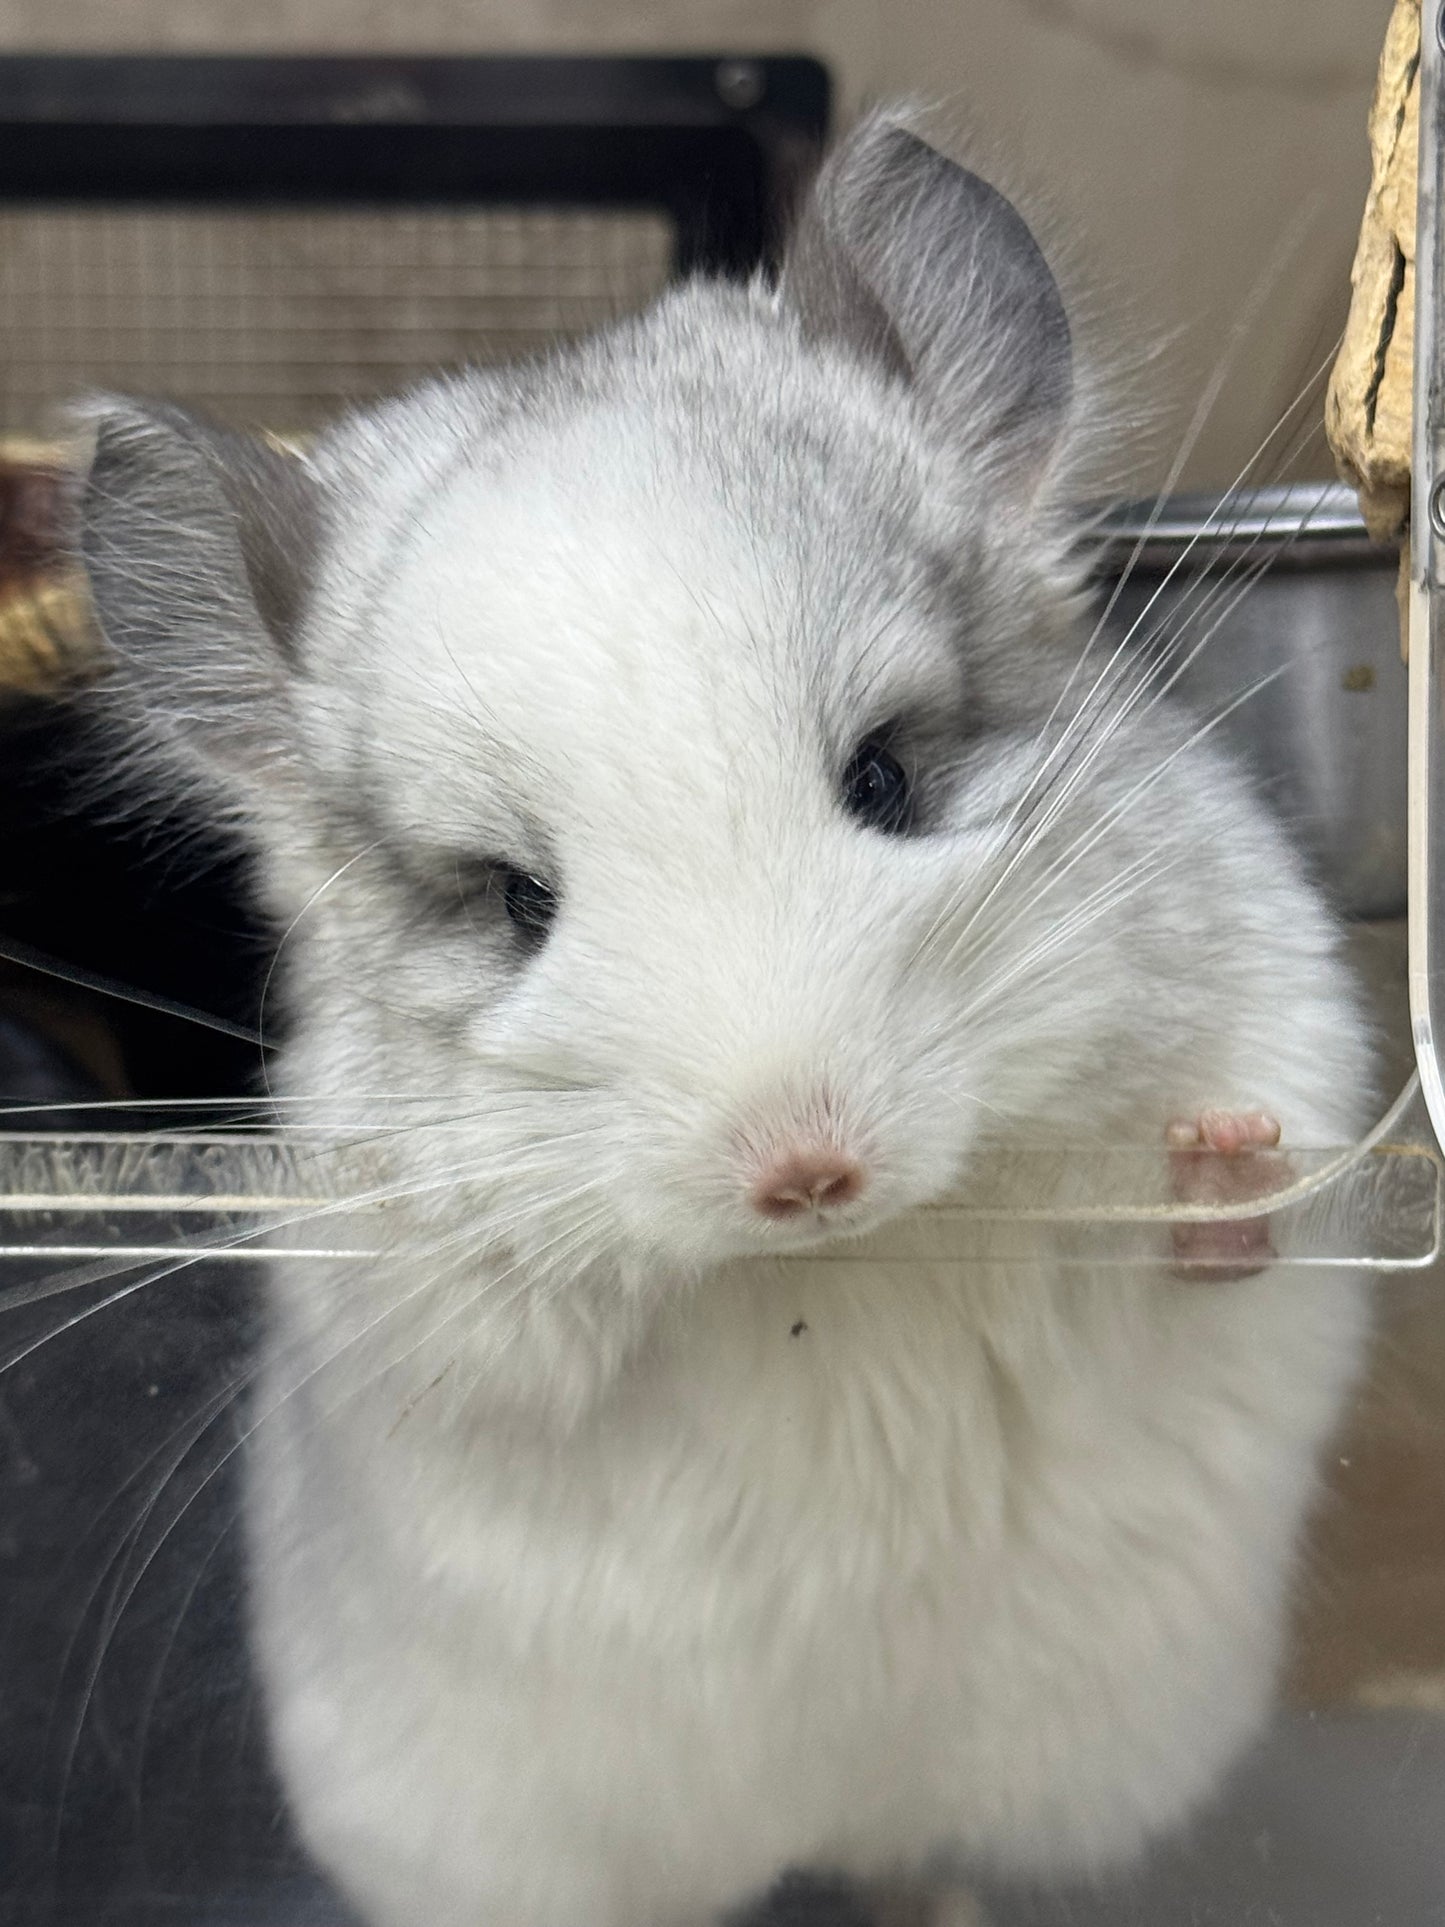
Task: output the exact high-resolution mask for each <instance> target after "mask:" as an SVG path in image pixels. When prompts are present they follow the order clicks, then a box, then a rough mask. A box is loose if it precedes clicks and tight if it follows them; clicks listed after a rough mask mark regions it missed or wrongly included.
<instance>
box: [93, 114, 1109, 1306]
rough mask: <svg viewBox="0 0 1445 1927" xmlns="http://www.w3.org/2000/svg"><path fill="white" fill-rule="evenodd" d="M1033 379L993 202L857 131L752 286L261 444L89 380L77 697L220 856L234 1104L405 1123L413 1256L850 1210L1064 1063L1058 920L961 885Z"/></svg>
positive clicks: (1048, 302) (1052, 630)
mask: <svg viewBox="0 0 1445 1927" xmlns="http://www.w3.org/2000/svg"><path fill="white" fill-rule="evenodd" d="M1071 363H1072V356H1071V349H1070V331H1069V326H1068V322H1067V320H1066V318H1065V313H1064V308H1063V305H1062V303H1061V300H1060V296H1059V292H1058V289H1057V287H1056V285H1055V281H1054V278H1053V276H1052V275H1051V273H1050V271H1049V268H1048V266H1047V265H1046V263H1045V260H1044V257H1043V255H1042V253H1041V252H1040V250H1039V248H1038V246H1037V245H1036V244H1035V242H1034V240H1033V239H1032V237H1031V235H1030V233H1029V231H1028V229H1027V228H1026V227H1025V225H1024V223H1023V222H1022V220H1021V219H1020V217H1019V216H1018V214H1017V213H1016V212H1015V211H1014V209H1013V208H1012V207H1011V206H1010V205H1009V203H1008V202H1007V201H1005V200H1004V199H1003V198H1002V197H1001V196H999V195H998V194H997V193H996V192H995V191H994V190H993V189H991V188H990V187H988V186H987V185H985V184H984V183H983V182H982V181H981V180H979V179H978V178H977V177H976V176H975V175H973V174H971V173H969V172H967V171H965V170H964V169H962V168H960V167H958V166H955V165H954V164H952V163H951V162H950V161H948V160H946V159H944V158H942V157H941V156H940V155H939V154H938V153H936V152H935V151H933V150H932V149H931V148H930V147H928V146H927V145H925V144H924V143H923V142H922V141H921V140H920V139H918V138H917V137H916V136H915V135H914V134H912V133H911V132H909V131H907V129H906V128H905V127H903V126H901V125H899V124H897V123H896V122H894V121H890V120H889V119H887V118H886V117H884V118H878V119H874V120H872V121H870V122H868V123H866V124H865V125H864V126H863V127H862V128H861V130H860V131H859V132H858V133H856V134H855V135H854V137H853V138H852V139H851V140H850V141H848V142H846V143H845V144H844V145H843V146H842V147H841V148H840V149H839V151H838V152H837V153H836V154H835V156H834V157H833V159H832V160H831V161H830V163H829V164H828V165H827V167H826V168H825V169H824V171H823V173H822V175H821V177H820V180H819V182H818V183H817V185H816V187H815V189H814V191H813V194H812V196H811V199H810V200H809V202H808V204H807V205H806V207H805V208H804V210H803V211H802V214H801V217H800V220H799V223H798V226H797V230H796V234H795V238H794V240H793V243H792V247H791V250H790V251H789V253H788V254H787V256H786V259H785V262H784V265H783V269H782V272H781V275H780V277H779V278H778V280H777V281H776V282H771V281H769V282H764V281H761V280H760V281H758V282H757V283H755V284H753V285H751V286H747V287H739V286H728V285H723V284H713V283H706V282H694V283H692V284H689V285H684V286H681V287H679V288H677V289H675V290H674V291H672V292H670V293H668V294H666V295H665V296H664V297H663V298H662V299H661V300H660V301H659V302H658V303H657V305H656V306H655V307H654V308H653V309H652V310H651V311H650V312H648V313H646V314H644V315H642V316H641V317H640V318H638V319H635V320H632V321H628V322H625V323H623V324H620V325H618V326H616V327H614V328H612V329H610V330H608V331H606V332H604V333H603V334H601V335H599V336H597V337H595V338H593V339H591V340H589V341H586V342H584V343H582V344H580V345H578V346H574V347H566V348H562V349H559V350H557V351H556V352H554V353H552V354H550V355H548V356H547V357H544V358H542V359H540V360H538V361H536V362H533V363H530V364H527V365H525V366H522V367H520V368H514V369H510V370H505V371H499V372H491V371H475V372H469V373H467V374H465V375H462V376H458V377H456V378H447V379H439V380H436V381H434V382H431V383H429V384H427V385H425V386H423V387H421V388H419V389H418V390H416V391H415V392H413V393H412V394H410V395H408V396H406V397H404V398H403V399H401V400H399V401H396V402H393V403H389V404H386V405H383V406H380V407H376V408H372V409H367V410H364V411H362V412H360V413H358V414H356V415H354V416H352V417H350V418H348V419H346V420H345V421H343V422H342V423H341V424H340V425H339V426H338V427H337V428H335V429H334V430H333V431H332V432H330V433H329V434H327V435H325V436H324V437H323V438H322V439H321V440H320V441H319V442H318V443H316V444H314V445H313V446H312V447H311V448H310V450H309V451H308V452H307V453H305V454H304V455H297V454H294V453H286V452H283V451H281V450H279V449H277V448H274V447H271V446H268V445H265V444H264V443H261V442H254V441H250V440H246V439H243V438H240V437H236V436H233V435H231V434H229V433H225V432H222V431H219V430H216V429H214V428H212V427H210V426H207V425H203V424H201V423H199V422H197V421H195V420H194V419H192V418H190V417H188V416H186V415H184V414H182V413H180V412H179V411H177V410H175V409H172V408H168V407H151V406H140V405H134V404H130V403H126V402H117V403H113V404H112V403H108V402H103V403H100V404H97V405H96V407H95V409H94V411H93V415H92V420H93V426H94V432H95V438H96V439H95V455H94V461H93V464H92V467H91V469H90V475H89V482H88V485H87V487H86V490H85V497H84V504H83V533H82V538H81V546H82V550H83V555H84V560H85V563H86V566H87V567H88V570H89V573H90V578H91V582H92V584H93V587H94V594H95V600H96V605H97V608H98V611H99V615H100V620H101V623H102V626H103V629H104V632H105V634H106V636H107V638H108V641H109V647H110V652H111V656H112V658H113V675H112V678H111V686H112V690H113V693H114V696H115V700H116V702H117V704H118V705H119V706H120V709H121V713H122V714H123V715H125V716H126V717H127V718H128V719H129V720H128V723H127V727H128V729H129V732H130V740H131V743H132V745H133V748H134V752H135V754H136V755H137V756H138V757H140V758H142V759H143V760H145V761H146V762H147V763H148V764H149V765H150V766H151V767H152V768H154V769H156V770H159V771H161V772H163V776H164V780H165V781H166V782H167V783H169V784H170V785H171V786H172V787H174V786H176V785H185V786H189V787H190V788H191V789H192V790H194V791H195V792H196V793H197V794H198V795H199V796H200V797H202V798H203V799H204V800H205V802H206V804H207V806H208V807H209V808H211V809H212V810H214V811H216V812H219V813H222V814H224V815H225V816H227V817H228V818H229V819H230V820H232V821H233V822H235V823H237V824H240V825H241V826H242V827H243V828H244V831H245V833H246V834H247V835H248V836H249V837H250V838H251V840H252V841H253V844H254V846H255V848H256V849H257V851H258V853H259V868H260V874H261V878H262V883H263V887H264V890H265V892H266V894H267V896H268V899H269V902H270V904H271V906H272V908H273V910H274V912H275V913H276V915H277V918H278V927H279V928H282V929H284V930H285V932H286V935H285V941H284V945H283V951H282V957H281V966H280V971H279V981H280V983H281V984H282V985H283V986H284V996H285V1000H286V1002H287V1005H288V1008H289V1013H290V1022H291V1033H292V1041H291V1043H290V1045H289V1046H288V1050H287V1055H286V1062H285V1067H284V1070H283V1075H282V1079H281V1081H282V1082H283V1084H284V1085H285V1086H286V1087H287V1088H289V1089H290V1090H291V1091H292V1092H294V1093H298V1094H301V1095H303V1096H306V1095H314V1097H315V1098H316V1101H317V1105H318V1107H319V1111H320V1114H322V1115H326V1114H328V1113H329V1114H344V1111H345V1106H346V1104H347V1102H348V1100H350V1099H354V1101H355V1105H356V1109H357V1111H358V1113H361V1112H365V1111H366V1109H367V1108H368V1106H369V1107H370V1108H371V1109H372V1110H373V1111H375V1109H376V1106H377V1104H378V1103H379V1102H380V1100H381V1099H382V1098H383V1097H384V1096H385V1095H386V1094H393V1095H394V1096H396V1097H397V1098H399V1099H404V1100H408V1101H412V1100H427V1101H430V1102H433V1103H434V1106H435V1110H436V1113H437V1115H438V1116H444V1117H445V1118H447V1119H448V1120H449V1124H448V1131H447V1135H446V1136H445V1139H444V1140H439V1139H436V1138H431V1139H428V1138H427V1137H426V1136H425V1134H422V1133H418V1134H414V1136H412V1137H409V1136H408V1134H406V1133H398V1134H397V1135H396V1136H395V1138H394V1139H392V1140H391V1141H390V1142H391V1146H392V1154H393V1155H394V1156H395V1157H396V1158H397V1159H398V1160H400V1161H401V1164H402V1166H403V1168H406V1161H407V1159H408V1158H412V1159H413V1160H414V1164H415V1176H416V1178H417V1182H418V1184H420V1183H422V1182H423V1180H424V1179H425V1178H426V1176H427V1173H428V1172H429V1171H430V1172H432V1173H433V1174H435V1173H437V1172H438V1171H441V1170H443V1169H444V1170H445V1172H446V1173H450V1174H452V1175H454V1176H455V1177H456V1179H457V1183H456V1185H455V1186H454V1187H452V1188H447V1187H446V1186H441V1187H438V1188H437V1189H436V1190H432V1191H428V1192H427V1194H426V1196H427V1204H426V1209H427V1210H428V1211H430V1212H432V1213H433V1214H434V1215H436V1216H437V1217H438V1219H439V1220H440V1221H441V1222H443V1223H445V1222H447V1221H448V1218H447V1214H448V1213H449V1212H450V1213H452V1214H453V1215H454V1217H455V1219H456V1222H457V1226H458V1235H459V1236H461V1235H463V1233H464V1229H465V1227H464V1224H463V1219H464V1218H465V1217H466V1216H467V1214H470V1216H471V1219H472V1220H474V1221H475V1223H476V1225H477V1227H478V1230H477V1235H478V1237H481V1236H482V1235H484V1234H485V1233H488V1232H489V1228H497V1227H500V1229H498V1235H499V1236H500V1235H502V1232H503V1231H504V1232H505V1239H506V1241H507V1242H508V1243H509V1244H510V1245H511V1246H513V1247H515V1248H517V1249H520V1250H521V1251H523V1252H524V1253H525V1252H527V1251H529V1250H530V1251H531V1252H533V1254H534V1255H536V1256H538V1257H539V1258H540V1256H541V1255H542V1254H544V1253H546V1252H549V1251H550V1252H552V1253H554V1254H556V1253H558V1252H564V1253H566V1254H568V1255H569V1256H575V1257H582V1258H591V1257H595V1256H596V1255H597V1254H600V1253H605V1252H609V1251H615V1252H627V1253H633V1254H637V1253H639V1252H645V1253H648V1254H651V1255H655V1256H657V1257H658V1258H660V1259H661V1260H662V1261H663V1262H664V1263H666V1264H668V1265H671V1266H673V1267H674V1268H677V1267H683V1268H687V1267H697V1266H703V1265H706V1264H709V1263H711V1262H714V1261H717V1260H719V1259H722V1258H725V1257H728V1256H734V1255H738V1254H746V1253H753V1252H766V1251H781V1250H787V1249H791V1248H794V1247H797V1246H799V1245H802V1244H806V1243H807V1242H809V1241H811V1240H816V1239H818V1238H819V1237H821V1236H831V1235H834V1234H837V1233H840V1232H847V1231H852V1230H855V1229H862V1228H865V1227H867V1226H869V1225H872V1224H874V1223H876V1222H878V1221H880V1220H882V1219H883V1218H886V1217H888V1216H889V1215H891V1214H893V1213H895V1212H897V1211H899V1210H901V1209H904V1208H906V1207H909V1206H911V1205H913V1204H915V1203H917V1202H919V1201H921V1200H924V1199H926V1198H929V1197H931V1196H934V1195H936V1194H937V1193H938V1192H939V1191H940V1190H942V1189H944V1188H945V1187H947V1186H948V1185H949V1183H950V1182H951V1181H952V1180H953V1179H954V1178H955V1177H956V1176H957V1174H958V1172H959V1170H960V1169H961V1166H962V1164H963V1161H964V1159H965V1158H966V1156H967V1153H968V1151H969V1148H970V1146H971V1145H972V1144H973V1143H974V1142H975V1140H976V1139H977V1137H978V1135H979V1133H980V1130H981V1129H983V1128H984V1127H986V1126H987V1125H988V1123H989V1121H990V1120H994V1119H999V1118H1004V1119H1008V1118H1026V1117H1037V1116H1039V1115H1041V1114H1043V1113H1044V1112H1045V1111H1046V1110H1047V1107H1048V1106H1049V1105H1050V1104H1051V1103H1053V1102H1055V1101H1057V1095H1058V1093H1059V1092H1060V1091H1061V1090H1062V1089H1063V1088H1064V1087H1065V1086H1068V1087H1069V1088H1071V1089H1072V1088H1076V1087H1077V1083H1078V1066H1079V1064H1080V1062H1081V1061H1085V1060H1087V1061H1089V1062H1093V1061H1094V1059H1095V1058H1096V1056H1097V1053H1098V1049H1099V1026H1098V1024H1097V1023H1091V1022H1089V1021H1086V1019H1085V1017H1084V1016H1081V1015H1080V1012H1079V1010H1078V1008H1077V1005H1078V1002H1079V1000H1080V999H1081V998H1082V999H1084V1000H1085V1001H1086V1002H1087V1001H1088V999H1089V998H1090V997H1094V996H1095V989H1093V988H1090V989H1089V990H1088V991H1087V992H1086V991H1084V990H1082V989H1080V988H1079V985H1078V983H1077V982H1075V981H1073V980H1071V979H1068V978H1067V976H1064V977H1061V976H1060V974H1059V972H1058V970H1057V969H1055V970H1054V971H1053V973H1052V974H1051V975H1047V974H1046V975H1045V977H1044V978H1043V979H1042V980H1041V987H1040V988H1037V989H1036V990H1034V991H1032V992H1031V991H1029V990H1028V989H1027V988H1020V986H1019V983H1018V981H1017V979H1018V976H1019V973H1018V971H1017V970H1016V969H1014V970H1013V976H1014V979H1015V982H1014V984H1013V987H1012V988H1004V985H1005V980H1006V979H1007V978H1008V977H1009V974H1010V970H1011V968H1012V967H1013V966H1014V965H1017V963H1018V962H1019V960H1020V958H1022V957H1024V956H1026V953H1027V952H1028V949H1029V946H1030V944H1034V943H1038V942H1045V943H1047V942H1048V940H1049V934H1050V932H1051V931H1055V932H1056V931H1057V930H1058V928H1059V925H1060V922H1061V918H1062V912H1061V910H1060V905H1059V900H1058V899H1057V898H1056V897H1055V898H1053V899H1050V897H1049V885H1048V883H1047V878H1046V875H1045V872H1044V871H1042V870H1041V869H1040V867H1039V866H1038V864H1037V863H1035V865H1034V867H1033V868H1032V869H1028V870H1027V871H1026V876H1025V878H1024V879H1023V880H1022V881H1021V880H1020V878H1019V877H1017V876H1014V877H1011V876H1010V874H1009V868H1008V866H1009V863H1010V861H1011V858H1010V855H1009V852H1010V850H1011V848H1013V847H1014V846H1013V845H1011V844H1010V842H1009V836H1010V834H1012V832H1013V831H1015V830H1016V829H1017V824H1018V820H1019V814H1018V813H1019V810H1020V809H1021V808H1022V807H1023V804H1024V802H1025V801H1026V799H1027V796H1028V793H1029V785H1030V783H1031V782H1033V781H1034V780H1035V779H1036V777H1037V773H1038V768H1039V756H1040V751H1039V743H1040V741H1041V740H1042V739H1041V738H1040V735H1039V732H1040V729H1041V728H1042V727H1043V726H1044V724H1045V723H1046V721H1047V719H1048V717H1049V715H1050V711H1051V709H1052V707H1053V705H1054V703H1055V701H1056V698H1057V697H1058V694H1059V690H1060V688H1061V686H1062V684H1063V680H1064V676H1065V673H1066V670H1067V664H1068V656H1067V652H1066V651H1065V650H1063V649H1062V648H1061V647H1060V644H1061V641H1062V638H1063V637H1064V636H1065V635H1067V634H1069V633H1071V632H1072V628H1073V625H1074V623H1075V619H1076V615H1077V603H1078V579H1077V576H1078V572H1077V565H1076V563H1075V561H1074V560H1072V559H1071V555H1070V550H1069V530H1068V525H1067V521H1066V519H1065V517H1064V514H1063V512H1062V507H1061V500H1060V498H1061V495H1062V493H1063V490H1062V486H1061V477H1062V476H1064V475H1065V473H1066V469H1067V457H1068V453H1069V449H1070V446H1071V440H1070V438H1071V434H1072V431H1073V424H1074V417H1075V413H1076V406H1077V405H1076V402H1075V399H1074V396H1075V377H1074V373H1073V370H1072V366H1071ZM1040 847H1044V848H1046V847H1047V846H1046V845H1041V846H1040ZM1097 863H1101V864H1103V868H1102V870H1100V869H1098V868H1097V866H1096V867H1095V869H1093V870H1091V868H1090V860H1088V859H1087V853H1084V854H1082V855H1079V856H1077V857H1075V859H1074V860H1073V863H1072V866H1071V873H1072V874H1073V875H1074V876H1075V882H1074V883H1073V884H1072V885H1071V886H1070V888H1071V894H1070V895H1069V897H1068V899H1067V902H1068V905H1069V906H1070V907H1072V908H1077V905H1078V904H1079V903H1080V902H1082V901H1084V900H1085V898H1086V896H1087V893H1088V890H1089V889H1090V888H1093V887H1095V886H1096V885H1098V884H1099V883H1100V881H1101V878H1102V879H1103V880H1105V881H1107V878H1108V877H1109V875H1110V874H1112V873H1113V871H1114V870H1116V869H1117V859H1116V857H1107V856H1106V855H1101V856H1099V857H1098V859H1097ZM1096 939H1097V932H1096V931H1093V932H1091V933H1090V935H1089V941H1090V942H1095V941H1096ZM1024 974H1025V976H1026V975H1027V973H1026V972H1025V973H1024ZM1036 974H1037V973H1036ZM1094 974H1095V977H1097V976H1098V974H1099V973H1098V972H1097V971H1095V973H1094ZM1071 1000H1072V1002H1071ZM1117 1002H1118V995H1117V991H1116V992H1115V994H1114V997H1113V1003H1114V1004H1115V1005H1117ZM439 1143H441V1144H443V1147H444V1148H443V1149H441V1150H439V1149H438V1144H439ZM409 1146H411V1147H412V1148H410V1149H409V1148H408V1147H409ZM418 1208H419V1209H420V1208H421V1207H420V1206H418ZM489 1214H490V1216H489Z"/></svg>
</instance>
